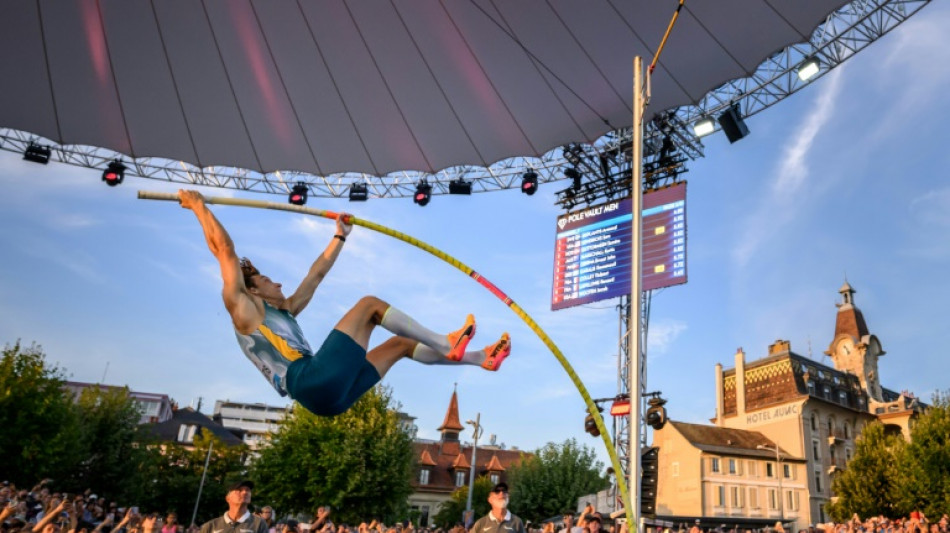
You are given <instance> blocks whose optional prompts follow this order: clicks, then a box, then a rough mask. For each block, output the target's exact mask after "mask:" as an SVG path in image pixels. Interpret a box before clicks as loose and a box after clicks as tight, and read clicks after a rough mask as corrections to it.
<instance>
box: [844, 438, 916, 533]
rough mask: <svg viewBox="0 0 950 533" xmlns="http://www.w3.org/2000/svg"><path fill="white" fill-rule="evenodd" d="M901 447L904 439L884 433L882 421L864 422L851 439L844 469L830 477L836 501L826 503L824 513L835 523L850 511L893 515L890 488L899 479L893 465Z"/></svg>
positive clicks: (900, 451) (893, 500)
mask: <svg viewBox="0 0 950 533" xmlns="http://www.w3.org/2000/svg"><path fill="white" fill-rule="evenodd" d="M903 447H904V439H903V438H901V437H900V436H899V435H894V434H889V433H887V432H885V430H884V424H882V423H880V422H878V421H874V422H871V423H870V424H868V425H867V426H866V427H865V428H864V430H863V431H862V432H861V435H860V436H859V437H858V438H857V439H856V440H855V450H854V456H853V457H852V458H851V460H850V461H848V465H847V468H846V469H845V470H844V471H843V472H841V473H840V474H838V475H836V476H835V477H834V479H833V480H832V483H831V490H832V492H833V493H834V494H835V495H836V496H837V500H836V501H835V502H834V503H829V504H828V505H827V507H826V510H827V511H828V514H829V515H831V517H832V518H833V519H834V520H835V521H838V522H846V521H847V520H849V519H850V518H851V516H852V515H853V514H854V513H857V514H858V516H861V517H868V516H877V515H884V516H896V515H895V514H894V511H895V498H894V490H893V488H894V486H895V483H896V482H897V480H898V479H899V478H900V474H899V473H898V471H897V468H896V466H897V458H898V457H899V456H900V454H901V453H903Z"/></svg>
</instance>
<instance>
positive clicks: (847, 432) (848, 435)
mask: <svg viewBox="0 0 950 533" xmlns="http://www.w3.org/2000/svg"><path fill="white" fill-rule="evenodd" d="M844 438H846V439H850V438H851V424H849V423H847V422H845V423H844Z"/></svg>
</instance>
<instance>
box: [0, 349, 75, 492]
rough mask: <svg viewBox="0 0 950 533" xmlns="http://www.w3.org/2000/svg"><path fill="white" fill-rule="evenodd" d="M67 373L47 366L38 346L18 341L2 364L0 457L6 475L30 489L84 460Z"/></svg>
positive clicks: (57, 477) (58, 476)
mask: <svg viewBox="0 0 950 533" xmlns="http://www.w3.org/2000/svg"><path fill="white" fill-rule="evenodd" d="M63 382H64V375H63V372H62V371H61V370H60V369H59V368H57V367H55V366H50V365H48V364H47V363H46V359H45V355H44V354H43V351H42V349H41V348H40V347H39V346H37V345H35V344H34V345H31V346H30V347H28V348H24V347H22V346H21V345H20V342H19V341H17V343H16V344H14V345H13V346H9V345H8V346H7V347H5V348H4V349H3V358H2V359H0V427H2V428H3V431H0V457H3V458H4V463H5V466H4V476H6V477H8V478H9V479H10V480H11V481H14V482H16V484H17V485H24V486H31V485H32V484H33V483H35V482H36V481H38V480H40V479H41V478H44V477H51V478H54V479H63V477H64V476H66V475H68V474H69V473H71V471H72V469H73V467H74V465H76V463H77V462H78V461H79V460H80V459H81V454H80V453H79V450H78V447H77V442H78V440H79V425H78V423H77V422H78V421H77V418H76V416H75V407H74V406H73V401H72V396H71V395H70V394H69V393H68V392H66V391H65V390H64V389H63Z"/></svg>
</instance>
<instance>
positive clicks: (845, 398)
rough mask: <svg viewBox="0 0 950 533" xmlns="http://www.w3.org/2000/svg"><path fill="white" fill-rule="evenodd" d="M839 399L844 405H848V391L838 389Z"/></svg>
mask: <svg viewBox="0 0 950 533" xmlns="http://www.w3.org/2000/svg"><path fill="white" fill-rule="evenodd" d="M838 401H839V402H841V403H842V404H844V405H848V393H847V392H845V391H843V390H842V391H838Z"/></svg>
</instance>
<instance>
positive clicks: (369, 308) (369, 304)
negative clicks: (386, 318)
mask: <svg viewBox="0 0 950 533" xmlns="http://www.w3.org/2000/svg"><path fill="white" fill-rule="evenodd" d="M354 307H356V308H357V309H361V310H363V311H364V312H365V313H366V315H367V316H369V317H370V320H372V322H373V323H374V324H379V323H380V322H381V321H382V320H383V314H384V313H385V312H386V309H389V304H388V303H386V302H384V301H382V300H380V299H379V298H377V297H375V296H364V297H362V298H360V301H358V302H356V305H355V306H354Z"/></svg>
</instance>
